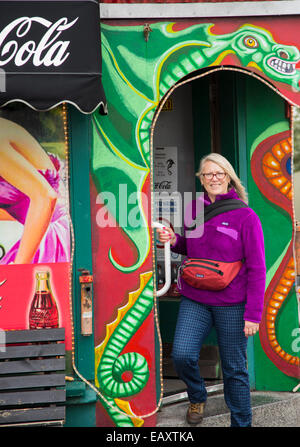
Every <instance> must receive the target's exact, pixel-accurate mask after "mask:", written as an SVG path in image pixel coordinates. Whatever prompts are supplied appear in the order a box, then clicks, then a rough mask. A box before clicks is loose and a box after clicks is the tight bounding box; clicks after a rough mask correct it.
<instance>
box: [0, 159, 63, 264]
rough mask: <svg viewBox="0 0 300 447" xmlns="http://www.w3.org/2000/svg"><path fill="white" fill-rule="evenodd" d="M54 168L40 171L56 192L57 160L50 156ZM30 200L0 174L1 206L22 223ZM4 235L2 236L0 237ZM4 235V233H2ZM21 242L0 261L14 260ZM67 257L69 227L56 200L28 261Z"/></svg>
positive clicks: (61, 260)
mask: <svg viewBox="0 0 300 447" xmlns="http://www.w3.org/2000/svg"><path fill="white" fill-rule="evenodd" d="M49 156H50V158H51V161H52V162H53V164H54V166H55V169H46V170H39V172H40V174H41V175H42V176H43V177H44V178H45V179H46V180H47V182H48V183H49V185H51V186H52V188H53V189H54V190H55V192H57V193H58V194H59V190H60V177H59V169H60V162H59V160H58V159H57V158H56V157H54V156H53V155H52V154H50V155H49ZM29 203H30V200H29V198H28V196H27V195H25V194H23V193H22V192H21V191H19V190H18V189H17V188H15V187H14V186H12V185H11V184H10V183H8V182H7V181H6V180H4V179H3V178H2V177H0V208H2V209H5V210H6V211H7V212H8V213H9V214H10V215H11V216H12V217H13V218H14V219H15V220H17V221H18V222H20V223H21V224H23V225H24V223H25V220H26V215H27V211H28V207H29ZM2 237H3V235H1V238H2ZM4 237H5V235H4ZM19 245H20V241H17V242H16V243H15V244H14V245H13V246H12V247H11V248H10V250H9V251H8V252H7V253H6V254H5V255H4V257H3V258H2V259H1V260H0V264H9V263H10V262H14V260H15V257H16V254H17V251H18V248H19ZM69 260H70V227H69V219H68V215H67V212H66V205H65V204H61V203H60V200H59V199H58V201H57V204H56V207H55V209H54V212H53V215H52V218H51V222H50V224H49V226H48V229H47V231H46V233H45V234H44V237H43V239H42V240H41V243H40V245H39V247H38V249H37V251H36V253H35V255H34V257H33V259H32V261H31V263H33V264H38V263H39V264H40V263H48V262H68V261H69Z"/></svg>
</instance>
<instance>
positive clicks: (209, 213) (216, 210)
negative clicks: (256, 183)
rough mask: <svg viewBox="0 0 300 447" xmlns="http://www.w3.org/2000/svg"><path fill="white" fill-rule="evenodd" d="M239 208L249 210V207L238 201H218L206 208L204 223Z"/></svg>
mask: <svg viewBox="0 0 300 447" xmlns="http://www.w3.org/2000/svg"><path fill="white" fill-rule="evenodd" d="M238 208H248V205H246V203H244V202H242V201H241V200H238V199H226V200H218V201H217V202H214V203H212V204H211V205H208V206H206V207H205V208H204V222H207V221H208V220H209V219H211V218H213V217H215V216H217V215H218V214H221V213H225V212H226V211H231V210H236V209H238Z"/></svg>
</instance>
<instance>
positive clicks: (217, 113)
mask: <svg viewBox="0 0 300 447" xmlns="http://www.w3.org/2000/svg"><path fill="white" fill-rule="evenodd" d="M154 124H155V127H154V130H153V166H154V167H153V173H154V175H153V185H154V190H155V192H157V191H158V192H160V188H161V189H162V190H163V191H165V192H169V193H171V195H173V193H174V191H178V193H179V194H178V196H179V197H183V196H184V194H185V193H187V192H188V193H190V194H191V196H190V197H193V194H196V192H198V191H201V189H200V184H199V182H198V179H197V178H196V177H195V172H196V171H197V169H198V167H199V161H200V159H201V157H202V156H204V155H205V154H207V153H209V152H218V153H221V154H222V155H223V156H225V157H226V158H227V159H228V160H229V161H230V163H231V164H232V165H233V167H234V169H235V171H236V172H237V174H238V176H239V177H240V179H241V180H242V182H243V184H244V186H245V187H246V190H248V192H249V193H250V206H253V205H254V208H255V209H256V208H257V209H256V211H257V212H258V213H259V215H260V217H261V218H262V224H263V227H264V226H265V227H266V228H268V225H269V223H268V221H267V219H268V218H269V214H270V213H267V215H266V216H264V211H263V209H264V208H262V209H260V208H261V207H260V201H261V200H262V199H261V198H260V197H261V196H260V195H259V192H258V189H257V186H256V185H255V182H254V181H253V178H252V174H251V167H250V160H251V155H252V153H253V150H254V148H255V147H256V146H255V145H256V143H257V141H258V140H259V139H260V138H262V137H261V136H262V135H264V132H265V130H266V129H270V132H273V133H274V132H275V133H277V132H280V131H282V130H284V129H289V128H290V121H289V116H288V113H287V107H286V103H285V101H284V100H283V99H282V98H281V97H280V96H279V95H277V94H275V93H274V92H273V91H272V90H271V89H270V88H268V87H266V85H264V83H263V82H261V81H260V80H258V79H255V78H253V77H250V76H247V75H245V74H244V73H240V72H239V71H235V70H231V69H229V70H212V72H211V73H206V74H205V75H203V74H202V76H201V75H200V76H194V77H193V78H191V79H186V80H184V82H183V83H182V85H180V86H175V88H174V90H173V92H172V94H171V95H170V96H169V97H168V99H167V101H166V102H165V103H164V107H163V109H161V110H160V112H159V114H158V115H156V121H155V120H154ZM164 162H165V163H166V164H167V165H166V166H167V167H166V169H165V171H163V163H164ZM168 169H169V171H168ZM257 194H258V196H257ZM194 197H195V195H194ZM252 198H254V199H253V202H252V203H251V200H252ZM176 200H177V199H176V196H174V197H173V196H172V200H170V203H169V205H168V206H169V210H168V211H169V216H170V218H169V220H170V223H171V225H173V226H174V230H175V231H176V232H178V233H180V234H182V231H183V225H182V222H183V208H184V207H183V206H182V207H181V208H180V203H179V202H180V201H176ZM178 200H179V199H178ZM184 203H185V200H182V202H181V204H183V205H184ZM257 204H258V205H257ZM162 209H164V210H165V209H166V204H165V203H161V202H159V201H158V203H156V206H155V211H156V218H155V220H159V218H160V211H161V210H162ZM261 210H262V214H260V211H261ZM178 215H179V217H180V218H179V219H178ZM172 219H173V220H174V222H173V221H172ZM265 221H266V222H265ZM178 222H179V224H178ZM163 223H165V224H168V222H166V221H164V222H163ZM266 243H267V246H268V243H269V241H268V239H267V240H266ZM267 248H268V247H267ZM273 251H274V250H273ZM269 253H271V252H270V251H269ZM272 256H273V255H272ZM156 258H157V275H156V277H157V287H158V288H160V287H161V286H162V284H163V283H164V278H163V276H164V260H163V256H162V247H160V246H159V245H157V246H156ZM267 261H269V260H268V259H267ZM171 262H172V285H171V287H170V289H169V291H168V292H167V293H166V294H165V295H164V296H162V297H160V298H158V310H159V319H160V331H161V338H162V347H163V376H164V396H165V397H164V399H165V398H169V396H172V395H174V394H176V393H178V394H180V393H184V390H185V385H184V384H183V383H182V382H181V383H180V381H178V378H177V376H176V372H175V370H174V368H173V364H172V359H171V350H172V340H173V336H174V331H175V325H176V320H177V313H178V308H179V302H180V294H179V293H178V291H177V290H176V278H177V270H178V266H179V265H180V262H181V258H180V257H179V256H177V255H173V256H172V258H171ZM199 367H200V371H201V373H202V375H203V377H204V379H205V381H206V382H207V385H208V387H209V386H212V387H213V386H214V385H215V384H217V385H221V384H222V373H221V365H220V358H219V353H218V347H217V341H216V334H215V332H214V330H212V332H211V333H210V334H209V336H208V338H207V340H206V341H205V344H204V346H203V350H202V352H201V354H200V358H199ZM248 369H249V376H250V384H251V386H252V387H253V388H254V387H255V374H254V341H253V340H252V339H250V340H249V341H248Z"/></svg>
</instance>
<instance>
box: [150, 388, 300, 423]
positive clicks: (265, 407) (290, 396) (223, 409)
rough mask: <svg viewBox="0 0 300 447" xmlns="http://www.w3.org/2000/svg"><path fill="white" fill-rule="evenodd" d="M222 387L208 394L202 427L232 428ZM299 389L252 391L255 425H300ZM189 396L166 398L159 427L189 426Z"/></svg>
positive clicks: (159, 417) (160, 412) (181, 395)
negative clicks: (187, 415) (175, 399)
mask: <svg viewBox="0 0 300 447" xmlns="http://www.w3.org/2000/svg"><path fill="white" fill-rule="evenodd" d="M221 388H222V387H219V388H218V390H217V391H214V390H213V392H211V393H209V394H208V400H207V404H206V407H205V412H204V419H203V421H202V423H201V425H199V426H201V427H230V414H229V410H228V408H227V406H226V403H225V401H224V396H223V391H222V389H221ZM299 391H300V390H298V392H272V391H252V392H251V402H252V413H253V419H252V427H300V392H299ZM185 395H186V393H181V394H178V396H179V401H177V402H174V403H168V401H165V403H164V401H163V405H162V407H161V409H160V411H159V412H158V414H157V427H189V424H188V423H187V422H186V420H185V414H186V411H187V407H188V400H187V398H186V397H185ZM169 401H170V399H169Z"/></svg>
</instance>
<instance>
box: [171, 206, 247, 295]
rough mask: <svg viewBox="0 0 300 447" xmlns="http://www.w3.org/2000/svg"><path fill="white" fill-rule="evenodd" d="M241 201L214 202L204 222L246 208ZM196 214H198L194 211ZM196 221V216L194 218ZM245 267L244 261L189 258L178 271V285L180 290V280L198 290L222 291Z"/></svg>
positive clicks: (208, 209) (206, 212)
mask: <svg viewBox="0 0 300 447" xmlns="http://www.w3.org/2000/svg"><path fill="white" fill-rule="evenodd" d="M246 207H247V205H246V204H245V203H244V202H242V201H241V200H237V199H226V200H219V201H217V202H214V203H212V204H210V205H208V206H207V207H205V209H204V222H207V221H208V220H209V219H211V218H212V217H215V216H217V215H219V214H221V213H224V212H227V211H231V210H234V209H238V208H246ZM194 212H196V211H195V210H194ZM193 217H194V219H195V216H193ZM242 265H243V260H242V261H236V262H223V261H215V260H213V259H193V258H187V259H186V260H185V261H184V262H183V263H182V265H181V266H180V267H179V269H178V280H177V284H178V287H179V289H180V288H181V287H180V279H181V278H182V279H183V280H184V281H185V282H186V283H187V284H189V285H190V286H192V287H195V288H196V289H204V290H222V289H225V287H227V286H228V285H229V284H230V283H231V281H232V280H233V279H234V278H235V277H236V275H237V274H238V272H239V271H240V269H241V267H242Z"/></svg>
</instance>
